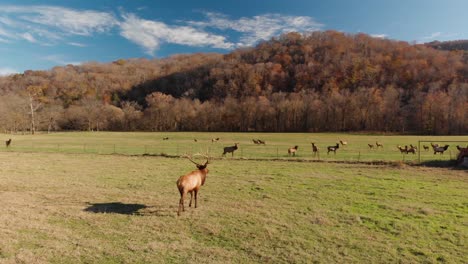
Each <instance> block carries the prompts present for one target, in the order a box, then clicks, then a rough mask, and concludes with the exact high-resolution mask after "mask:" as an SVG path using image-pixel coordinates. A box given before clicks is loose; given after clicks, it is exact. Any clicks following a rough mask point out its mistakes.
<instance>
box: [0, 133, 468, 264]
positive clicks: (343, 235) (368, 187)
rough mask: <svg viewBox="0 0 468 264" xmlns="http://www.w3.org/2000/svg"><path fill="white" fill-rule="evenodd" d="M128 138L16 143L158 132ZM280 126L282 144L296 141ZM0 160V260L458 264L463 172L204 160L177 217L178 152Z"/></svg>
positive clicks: (150, 138)
mask: <svg viewBox="0 0 468 264" xmlns="http://www.w3.org/2000/svg"><path fill="white" fill-rule="evenodd" d="M128 135H129V134H121V135H120V134H105V133H102V134H101V133H99V134H93V135H92V136H89V135H87V134H80V133H76V134H54V135H51V136H48V135H41V136H37V137H36V136H35V137H29V136H25V137H15V140H16V141H17V142H16V143H18V144H19V145H20V144H21V143H22V144H24V145H27V144H29V143H30V142H31V141H33V142H34V143H37V141H35V140H38V141H46V140H49V144H55V143H57V142H61V143H62V144H66V143H67V144H68V143H70V140H74V141H76V144H82V143H86V144H90V145H91V143H92V142H95V144H96V142H101V140H103V141H104V140H108V142H107V143H108V144H112V143H113V142H116V141H115V140H116V139H120V140H122V141H123V140H126V141H127V140H128V141H129V142H125V143H143V144H145V143H147V142H154V144H155V145H156V143H159V136H160V135H158V136H155V135H154V134H134V135H138V136H137V137H136V138H133V139H128ZM189 135H193V134H170V137H174V138H178V139H179V141H183V140H185V141H186V142H189V140H190V138H188V136H189ZM200 135H202V134H200ZM101 136H102V138H101V139H98V137H101ZM219 136H220V137H221V136H222V137H223V139H224V138H225V140H226V141H228V138H229V134H220V135H219ZM276 136H278V138H276ZM290 136H291V138H290V139H289V141H288V142H285V143H284V144H283V145H282V146H283V147H285V146H288V145H289V144H291V143H293V144H294V143H295V142H297V143H299V142H301V137H302V135H297V134H292V135H290ZM107 137H109V138H108V139H106V138H107ZM250 137H252V135H248V136H245V137H244V136H242V137H240V136H239V137H238V135H233V138H232V139H231V138H229V140H232V141H235V140H236V141H237V140H238V141H241V143H242V144H247V143H248V141H247V140H248V139H249V138H250ZM130 138H131V137H130ZM200 138H201V137H200ZM265 138H266V140H267V141H273V142H274V141H275V140H278V142H280V138H279V135H270V137H266V136H265ZM326 138H328V139H329V141H327V142H333V141H334V140H335V138H334V136H333V135H328V136H326V135H323V137H320V139H322V140H323V139H326ZM32 139H34V140H32ZM206 139H207V138H205V140H206ZM311 139H312V138H305V139H304V140H302V141H305V142H307V141H310V140H311ZM347 139H348V141H350V142H354V143H350V144H356V142H357V139H362V141H360V142H361V144H363V142H365V141H364V137H358V136H356V137H349V138H347ZM371 139H372V140H373V139H374V138H371ZM379 139H381V137H379ZM402 139H403V138H402ZM93 140H94V141H93ZM392 140H395V141H397V140H399V139H398V138H392ZM388 142H391V141H388ZM407 142H409V141H407ZM224 143H225V142H223V143H222V144H224ZM226 143H227V142H226ZM143 144H142V145H143ZM210 144H211V143H209V144H207V145H210ZM278 145H279V146H280V143H278ZM351 146H352V145H351ZM301 155H304V156H305V155H306V154H305V153H302V154H301ZM337 155H338V154H337ZM0 160H1V166H0V200H1V204H2V213H1V214H0V238H1V239H0V262H2V263H50V262H52V263H79V262H83V263H163V262H178V263H180V262H182V263H186V262H188V263H265V262H267V263H291V262H294V263H466V256H467V255H468V247H467V245H466V243H467V241H468V192H467V191H466V190H467V189H468V177H467V176H468V175H467V173H466V171H464V170H456V169H444V168H428V167H418V166H407V165H404V164H399V165H398V166H396V165H395V166H388V165H387V166H383V165H379V166H377V165H363V164H332V163H306V162H302V163H301V162H286V161H248V160H230V159H224V160H214V161H213V163H212V164H211V165H210V167H209V168H210V173H209V175H208V179H207V182H206V185H205V186H203V187H202V190H201V191H200V197H199V208H197V209H193V208H188V206H187V211H186V212H185V213H183V214H182V215H181V216H180V217H177V216H176V211H177V203H178V199H179V194H178V192H177V189H176V186H175V181H176V179H177V178H178V177H179V176H180V175H182V174H184V173H186V172H188V171H190V170H193V169H194V166H193V164H191V163H190V162H188V161H187V160H186V159H182V158H162V157H150V156H143V157H141V156H123V155H96V154H63V153H23V152H9V153H6V152H2V153H0ZM187 203H188V201H187ZM187 203H186V205H187Z"/></svg>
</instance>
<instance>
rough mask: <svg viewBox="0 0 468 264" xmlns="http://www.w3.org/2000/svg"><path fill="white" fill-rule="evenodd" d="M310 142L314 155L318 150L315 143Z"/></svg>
mask: <svg viewBox="0 0 468 264" xmlns="http://www.w3.org/2000/svg"><path fill="white" fill-rule="evenodd" d="M310 144H312V152H313V153H314V157H315V156H316V155H317V153H318V151H319V148H318V147H317V146H316V145H315V142H312V143H310Z"/></svg>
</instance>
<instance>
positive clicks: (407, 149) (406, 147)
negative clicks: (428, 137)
mask: <svg viewBox="0 0 468 264" xmlns="http://www.w3.org/2000/svg"><path fill="white" fill-rule="evenodd" d="M410 146H411V147H410V148H408V146H405V149H406V153H413V155H414V154H416V148H415V147H414V146H413V145H411V144H410Z"/></svg>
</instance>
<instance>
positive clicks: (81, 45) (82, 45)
mask: <svg viewBox="0 0 468 264" xmlns="http://www.w3.org/2000/svg"><path fill="white" fill-rule="evenodd" d="M67 44H68V45H70V46H75V47H80V48H84V47H88V45H86V44H83V43H78V42H68V43H67Z"/></svg>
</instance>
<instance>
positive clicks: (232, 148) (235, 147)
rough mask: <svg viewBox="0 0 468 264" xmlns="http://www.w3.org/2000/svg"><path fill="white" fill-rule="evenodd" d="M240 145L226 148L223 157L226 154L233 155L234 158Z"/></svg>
mask: <svg viewBox="0 0 468 264" xmlns="http://www.w3.org/2000/svg"><path fill="white" fill-rule="evenodd" d="M238 144H239V143H234V146H230V147H225V148H224V152H223V156H226V153H232V157H234V151H236V150H237V149H238V147H237V145H238Z"/></svg>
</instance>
